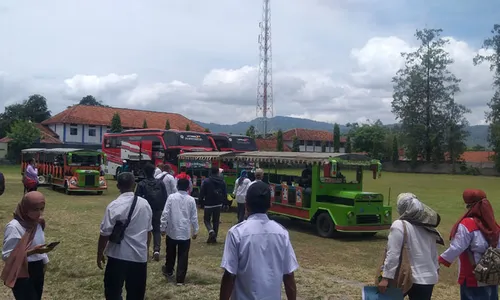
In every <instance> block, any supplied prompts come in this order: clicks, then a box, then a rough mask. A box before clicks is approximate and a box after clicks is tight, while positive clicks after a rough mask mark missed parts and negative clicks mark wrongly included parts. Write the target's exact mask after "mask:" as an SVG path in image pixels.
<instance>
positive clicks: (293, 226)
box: [270, 216, 387, 242]
mask: <svg viewBox="0 0 500 300" xmlns="http://www.w3.org/2000/svg"><path fill="white" fill-rule="evenodd" d="M270 218H271V219H272V220H274V221H276V222H278V223H280V224H281V225H283V226H284V227H285V228H286V229H288V230H293V231H296V232H301V233H306V234H311V235H315V236H318V234H317V233H316V228H315V226H314V225H313V224H311V223H309V222H306V221H301V220H296V219H290V218H286V217H280V216H270ZM318 237H319V236H318ZM334 239H336V240H340V241H342V242H365V241H366V242H370V241H381V240H387V234H384V233H377V234H376V235H374V236H366V235H363V234H362V233H344V232H339V233H337V234H336V235H335V237H334Z"/></svg>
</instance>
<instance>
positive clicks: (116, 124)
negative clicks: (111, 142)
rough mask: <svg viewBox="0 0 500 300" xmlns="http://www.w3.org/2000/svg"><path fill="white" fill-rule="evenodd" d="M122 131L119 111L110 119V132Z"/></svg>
mask: <svg viewBox="0 0 500 300" xmlns="http://www.w3.org/2000/svg"><path fill="white" fill-rule="evenodd" d="M122 131H123V127H122V119H121V118H120V114H119V113H115V114H114V115H113V118H112V119H111V132H113V133H119V132H122Z"/></svg>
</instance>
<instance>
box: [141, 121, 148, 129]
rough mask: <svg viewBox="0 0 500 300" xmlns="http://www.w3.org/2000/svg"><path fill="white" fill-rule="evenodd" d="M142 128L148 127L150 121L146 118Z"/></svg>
mask: <svg viewBox="0 0 500 300" xmlns="http://www.w3.org/2000/svg"><path fill="white" fill-rule="evenodd" d="M142 128H148V121H146V119H144V122H142Z"/></svg>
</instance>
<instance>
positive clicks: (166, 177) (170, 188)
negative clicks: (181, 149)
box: [155, 164, 177, 195]
mask: <svg viewBox="0 0 500 300" xmlns="http://www.w3.org/2000/svg"><path fill="white" fill-rule="evenodd" d="M171 172H172V167H170V165H169V164H165V165H163V172H161V173H160V174H158V175H156V176H155V178H156V179H160V180H162V181H163V183H164V184H165V187H166V188H167V195H172V194H174V193H177V181H176V180H175V178H174V176H172V174H171Z"/></svg>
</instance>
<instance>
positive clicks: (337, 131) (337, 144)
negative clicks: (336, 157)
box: [333, 123, 340, 153]
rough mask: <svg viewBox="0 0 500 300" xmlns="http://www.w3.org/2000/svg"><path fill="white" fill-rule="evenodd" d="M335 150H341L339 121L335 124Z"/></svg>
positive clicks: (337, 151) (336, 151)
mask: <svg viewBox="0 0 500 300" xmlns="http://www.w3.org/2000/svg"><path fill="white" fill-rule="evenodd" d="M333 152H335V153H339V152H340V126H339V124H337V123H335V125H333Z"/></svg>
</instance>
